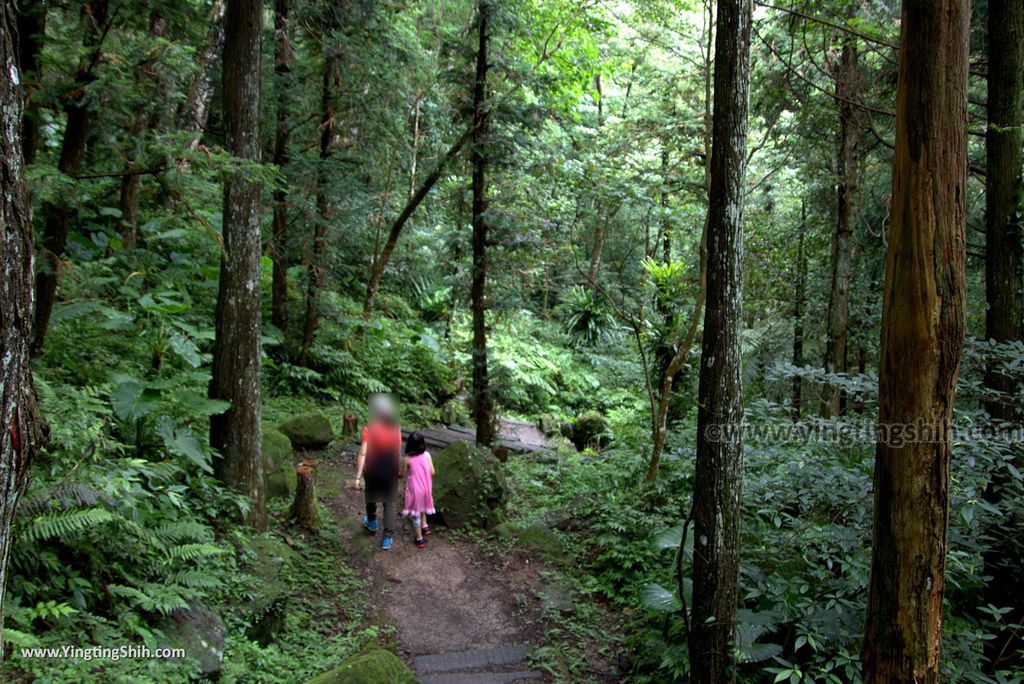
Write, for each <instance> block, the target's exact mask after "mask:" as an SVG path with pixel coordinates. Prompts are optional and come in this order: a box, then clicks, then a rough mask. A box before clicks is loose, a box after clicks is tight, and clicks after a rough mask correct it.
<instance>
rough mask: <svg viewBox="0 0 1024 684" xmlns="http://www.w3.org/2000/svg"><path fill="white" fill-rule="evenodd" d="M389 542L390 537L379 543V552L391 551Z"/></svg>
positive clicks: (390, 540)
mask: <svg viewBox="0 0 1024 684" xmlns="http://www.w3.org/2000/svg"><path fill="white" fill-rule="evenodd" d="M391 542H392V539H391V537H384V539H383V541H381V543H380V550H381V551H389V550H391Z"/></svg>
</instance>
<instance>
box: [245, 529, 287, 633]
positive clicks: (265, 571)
mask: <svg viewBox="0 0 1024 684" xmlns="http://www.w3.org/2000/svg"><path fill="white" fill-rule="evenodd" d="M250 552H251V556H249V558H248V560H247V564H248V563H251V572H252V575H253V576H254V577H255V578H256V581H255V582H253V583H252V585H251V586H250V591H249V592H248V593H249V594H250V595H251V597H252V598H251V600H250V601H247V602H246V606H245V608H246V612H247V618H246V621H247V622H248V623H249V627H248V628H247V629H246V631H245V636H246V638H248V639H249V640H251V641H255V642H257V643H258V644H260V645H261V646H263V647H266V646H269V645H270V644H271V643H272V642H273V641H274V640H275V639H277V635H278V634H279V633H280V632H281V630H283V629H284V625H285V618H286V616H287V610H288V597H289V592H288V584H287V582H286V581H285V580H283V579H282V577H281V575H282V572H283V571H284V570H285V568H287V567H288V566H289V565H294V564H295V563H296V562H298V559H299V556H298V554H297V553H296V552H295V551H294V550H293V549H292V548H291V547H290V546H288V544H286V543H285V542H284V541H282V540H281V539H280V538H278V537H276V536H273V535H269V534H267V535H263V536H260V537H257V538H255V539H254V540H253V541H252V545H251V548H250Z"/></svg>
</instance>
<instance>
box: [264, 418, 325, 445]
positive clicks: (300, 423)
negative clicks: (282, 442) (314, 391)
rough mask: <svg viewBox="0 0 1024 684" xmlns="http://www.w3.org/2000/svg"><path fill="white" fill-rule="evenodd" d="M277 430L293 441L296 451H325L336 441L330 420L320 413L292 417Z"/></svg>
mask: <svg viewBox="0 0 1024 684" xmlns="http://www.w3.org/2000/svg"><path fill="white" fill-rule="evenodd" d="M277 429H278V430H280V431H281V432H283V433H284V434H285V435H286V436H287V437H288V439H290V440H291V441H292V446H293V447H295V448H296V449H323V448H324V447H325V446H327V445H328V444H330V443H331V440H332V439H334V430H333V429H332V428H331V421H330V419H328V418H327V416H325V415H324V414H323V413H321V412H319V411H313V412H311V413H300V414H299V415H297V416H292V417H291V418H289V419H288V420H286V421H284V422H283V423H281V424H280V425H278V426H277Z"/></svg>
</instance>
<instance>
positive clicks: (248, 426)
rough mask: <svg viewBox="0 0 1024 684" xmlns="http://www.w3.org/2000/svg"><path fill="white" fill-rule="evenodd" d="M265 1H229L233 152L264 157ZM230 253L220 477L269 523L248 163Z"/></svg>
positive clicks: (218, 370)
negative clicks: (262, 54) (225, 406)
mask: <svg viewBox="0 0 1024 684" xmlns="http://www.w3.org/2000/svg"><path fill="white" fill-rule="evenodd" d="M262 24H263V7H262V2H261V1H260V0H229V2H228V6H227V16H226V19H225V25H226V31H225V37H224V77H223V78H224V86H225V87H224V122H225V125H226V133H227V135H226V137H225V143H226V146H227V150H228V152H230V153H231V155H232V157H234V158H235V159H236V160H237V161H238V162H243V161H247V162H258V161H259V159H260V144H259V138H260V136H259V125H260V39H261V33H262ZM223 233H224V253H223V256H222V257H221V267H220V287H219V290H218V293H217V311H216V339H215V342H214V348H213V378H212V381H211V383H210V396H211V397H212V398H214V399H223V400H225V401H228V402H230V403H231V408H229V409H228V410H227V411H226V412H225V413H222V414H219V415H215V416H212V417H211V418H210V443H211V444H212V446H213V447H214V448H215V449H217V450H218V451H219V452H220V458H218V459H216V462H215V466H216V468H215V470H216V473H217V476H218V477H219V478H220V479H221V480H222V481H223V482H225V483H226V484H228V485H229V486H231V487H234V488H235V489H237V490H239V491H241V492H244V493H245V494H247V495H248V496H249V498H250V509H249V514H248V518H247V520H248V523H249V524H250V525H252V526H253V527H254V528H256V529H257V530H262V529H264V528H266V524H267V501H266V483H265V482H264V480H263V459H262V456H261V426H260V414H261V405H260V353H261V347H260V245H261V242H260V184H259V182H257V181H254V180H252V179H251V178H249V177H248V175H247V173H246V172H245V171H243V170H234V171H232V172H230V173H229V175H228V177H227V179H226V181H225V183H224V227H223Z"/></svg>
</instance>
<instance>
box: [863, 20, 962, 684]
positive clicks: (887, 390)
mask: <svg viewBox="0 0 1024 684" xmlns="http://www.w3.org/2000/svg"><path fill="white" fill-rule="evenodd" d="M901 26H902V35H901V38H900V70H899V84H898V86H897V90H896V147H895V153H894V158H893V181H892V228H891V234H890V237H889V252H888V259H887V263H886V275H885V293H884V295H883V301H882V323H881V326H882V339H881V348H880V360H879V372H878V378H879V382H878V404H879V411H878V421H879V440H878V446H877V450H876V454H875V478H874V494H875V515H874V544H873V548H872V558H871V582H870V586H869V591H868V612H867V631H866V635H865V638H864V651H863V663H864V681H865V682H866V683H867V684H881V683H882V682H885V683H888V682H919V683H921V684H931V683H934V682H938V681H939V661H940V657H939V656H940V649H941V645H942V593H943V589H944V587H945V561H946V532H947V526H948V523H949V463H950V451H951V442H950V430H951V425H950V423H951V420H952V414H953V393H954V389H955V387H956V381H957V375H958V373H959V369H960V356H961V352H962V348H963V338H964V326H965V324H964V305H965V301H964V299H965V294H964V260H965V238H964V221H965V214H964V197H965V195H966V183H967V65H968V36H969V26H970V4H969V2H968V0H904V3H903V18H902V22H901ZM908 426H912V429H913V430H915V431H916V432H918V433H919V434H917V435H910V434H909V433H908V432H907V430H908V429H909V428H908ZM895 430H900V433H899V434H898V435H897V433H896V432H894V431H895ZM888 431H893V432H891V434H892V436H893V438H894V439H887V438H886V434H887V432H888ZM909 437H913V439H908V438H909Z"/></svg>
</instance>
